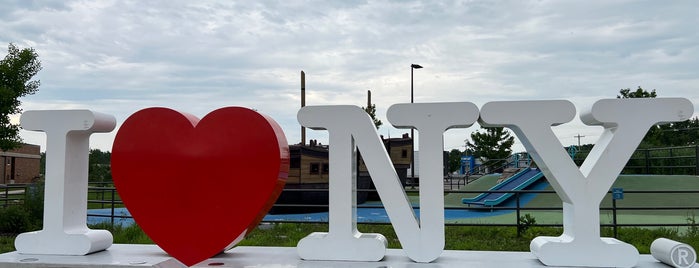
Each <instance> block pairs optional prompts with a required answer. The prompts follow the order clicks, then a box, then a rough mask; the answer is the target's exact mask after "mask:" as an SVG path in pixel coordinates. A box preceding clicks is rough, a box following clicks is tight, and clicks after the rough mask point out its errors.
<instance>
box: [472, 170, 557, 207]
mask: <svg viewBox="0 0 699 268" xmlns="http://www.w3.org/2000/svg"><path fill="white" fill-rule="evenodd" d="M543 177H544V173H542V172H541V170H539V169H537V168H526V169H523V170H521V171H520V172H517V173H515V175H512V177H509V178H508V179H506V180H505V181H503V182H501V183H498V184H497V185H495V186H493V187H492V188H490V190H489V191H516V190H522V189H524V188H526V187H528V186H529V185H532V184H533V183H535V182H537V181H538V180H539V179H541V178H543ZM513 195H514V193H482V194H479V195H478V196H476V197H474V198H463V199H461V203H464V204H470V205H481V206H486V207H493V206H497V205H499V204H500V203H502V202H505V200H507V199H509V198H510V197H512V196H513Z"/></svg>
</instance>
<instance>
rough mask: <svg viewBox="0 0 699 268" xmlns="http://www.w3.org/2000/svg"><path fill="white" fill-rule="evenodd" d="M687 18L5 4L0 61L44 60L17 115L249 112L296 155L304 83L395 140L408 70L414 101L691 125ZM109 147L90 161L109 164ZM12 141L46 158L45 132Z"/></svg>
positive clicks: (561, 6)
mask: <svg viewBox="0 0 699 268" xmlns="http://www.w3.org/2000/svg"><path fill="white" fill-rule="evenodd" d="M697 14H699V3H697V2H696V1H671V2H670V1H448V2H447V1H444V2H436V1H425V2H408V1H398V2H389V1H368V2H367V1H335V2H328V1H244V2H236V1H218V2H212V1H171V0H167V1H63V0H59V1H25V0H14V1H13V0H9V1H8V0H4V1H3V4H2V8H0V25H2V26H1V27H0V44H1V45H2V46H3V48H2V51H3V52H2V53H0V54H1V55H4V54H5V53H6V47H7V44H9V43H15V44H16V45H18V46H20V47H33V48H34V49H36V51H37V53H38V54H39V56H40V59H41V61H42V65H43V70H42V71H41V72H40V73H39V75H38V77H37V78H38V79H40V80H41V87H40V88H39V92H38V93H37V94H36V95H33V96H30V97H26V98H23V99H22V101H23V105H22V107H23V109H24V110H38V109H76V108H80V109H91V110H94V111H98V112H103V113H107V114H112V115H114V116H115V117H116V118H117V124H118V125H119V124H120V123H121V122H123V121H124V120H125V119H126V118H127V117H128V116H129V115H131V114H133V113H134V112H136V111H138V110H140V109H143V108H147V107H154V106H161V107H169V108H174V109H177V110H180V111H183V112H189V113H192V114H194V115H197V116H199V117H203V116H204V115H206V114H207V113H208V112H210V111H212V110H215V109H217V108H221V107H225V106H245V107H249V108H254V109H257V110H258V111H259V112H261V113H265V114H267V115H270V116H271V117H273V118H274V119H275V120H276V121H277V122H278V123H279V124H280V125H281V126H282V128H283V129H284V131H285V133H286V136H287V139H288V141H289V143H290V144H294V143H298V142H299V141H300V126H299V124H298V122H297V120H296V112H297V111H298V108H299V106H300V94H299V92H300V90H299V88H300V79H299V73H300V71H301V70H304V71H305V72H306V92H307V100H306V104H307V105H336V104H351V105H357V106H365V105H366V91H367V90H369V89H371V90H372V101H373V103H375V104H376V106H377V109H378V113H377V114H378V115H379V118H380V119H382V120H383V121H384V126H383V127H381V129H379V132H380V134H382V135H384V136H388V135H390V136H392V137H395V136H398V135H400V134H401V133H404V132H406V131H405V130H397V129H395V128H392V127H389V126H388V122H387V120H386V118H385V113H386V109H387V108H388V107H389V106H390V105H393V104H396V103H404V102H410V64H412V63H417V64H420V65H422V66H424V68H423V69H419V70H415V77H414V82H415V90H414V92H415V101H416V102H453V101H469V102H473V103H475V104H476V105H478V106H479V107H480V106H482V105H483V104H484V103H486V102H488V101H500V100H538V99H566V100H570V101H572V102H573V103H575V104H576V106H577V107H578V110H582V109H583V108H584V107H586V106H589V105H591V104H592V103H593V102H594V101H595V100H598V99H603V98H614V97H615V96H616V95H617V94H618V92H619V89H622V88H632V89H635V88H636V87H638V86H642V87H643V88H644V89H647V90H652V89H656V90H657V91H658V95H659V97H685V98H688V99H690V100H691V101H692V102H693V103H694V104H695V111H697V110H699V107H698V106H697V104H699V90H698V89H699V31H697V27H698V26H699V19H698V18H699V16H698V15H697ZM695 114H696V113H695ZM117 127H118V126H117ZM475 129H477V125H476V126H475V127H472V128H470V129H467V130H450V131H449V132H448V133H447V134H446V141H445V149H447V150H449V149H453V148H458V149H463V144H464V140H465V139H466V138H468V137H469V134H470V132H472V131H474V130H475ZM555 131H556V134H557V135H558V137H559V138H560V139H561V142H562V143H563V144H564V145H570V144H577V139H576V138H574V137H573V136H575V135H577V134H580V135H583V136H585V137H583V138H582V140H581V142H582V143H583V144H584V143H594V142H595V141H596V139H597V138H598V134H599V129H597V128H592V127H586V126H584V125H583V124H582V123H579V120H576V121H575V122H572V123H569V124H566V125H562V126H558V127H555ZM115 133H116V130H115V131H113V132H112V133H109V134H95V135H93V136H92V140H91V141H92V142H91V147H92V148H99V149H102V150H111V144H112V140H113V137H114V135H115ZM22 135H23V137H24V139H25V142H29V143H36V144H41V145H42V150H43V146H44V144H45V142H44V136H43V134H37V133H30V132H26V131H25V132H23V133H22ZM308 136H309V138H317V139H319V140H320V141H321V142H323V143H324V142H325V141H327V134H326V133H323V132H319V131H309V132H308ZM515 148H516V149H517V150H521V149H522V148H523V147H522V145H521V144H520V143H519V142H518V143H516V145H515Z"/></svg>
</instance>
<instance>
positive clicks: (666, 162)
mask: <svg viewBox="0 0 699 268" xmlns="http://www.w3.org/2000/svg"><path fill="white" fill-rule="evenodd" d="M589 153H590V152H589V151H579V152H577V153H576V155H575V158H574V160H575V163H576V164H577V165H578V166H579V165H581V164H582V162H583V161H584V160H585V158H586V157H587V155H588V154H589ZM697 163H699V145H692V146H680V147H664V148H649V149H636V151H635V152H634V153H633V155H632V156H631V158H630V159H629V161H628V162H627V163H626V166H625V167H624V170H623V171H622V174H664V175H699V165H697Z"/></svg>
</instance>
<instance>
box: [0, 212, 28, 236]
mask: <svg viewBox="0 0 699 268" xmlns="http://www.w3.org/2000/svg"><path fill="white" fill-rule="evenodd" d="M30 228H31V221H30V220H29V213H27V211H26V210H25V209H24V208H23V207H20V206H9V207H6V208H3V209H0V233H5V234H8V233H9V234H18V233H22V232H26V231H29V229H30Z"/></svg>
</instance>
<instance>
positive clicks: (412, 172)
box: [410, 63, 422, 187]
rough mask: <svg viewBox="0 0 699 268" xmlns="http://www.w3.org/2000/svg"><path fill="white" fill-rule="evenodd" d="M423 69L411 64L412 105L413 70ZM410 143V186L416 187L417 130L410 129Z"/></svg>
mask: <svg viewBox="0 0 699 268" xmlns="http://www.w3.org/2000/svg"><path fill="white" fill-rule="evenodd" d="M414 69H422V66H420V64H414V63H413V64H410V103H413V102H414V98H413V70H414ZM410 142H411V143H412V150H413V151H412V153H410V184H411V186H413V187H414V186H415V181H414V180H415V129H414V128H411V129H410Z"/></svg>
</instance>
